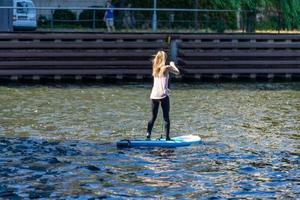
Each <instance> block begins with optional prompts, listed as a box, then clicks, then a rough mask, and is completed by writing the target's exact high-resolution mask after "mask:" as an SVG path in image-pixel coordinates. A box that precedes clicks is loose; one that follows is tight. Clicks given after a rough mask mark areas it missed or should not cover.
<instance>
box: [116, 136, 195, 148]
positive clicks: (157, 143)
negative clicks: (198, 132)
mask: <svg viewBox="0 0 300 200" xmlns="http://www.w3.org/2000/svg"><path fill="white" fill-rule="evenodd" d="M200 141H201V138H200V137H199V136H194V135H187V136H180V137H174V138H172V140H169V141H166V140H165V139H161V140H121V141H118V142H117V147H167V148H174V147H183V146H189V145H192V144H196V143H199V142H200Z"/></svg>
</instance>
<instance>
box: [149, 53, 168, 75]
mask: <svg viewBox="0 0 300 200" xmlns="http://www.w3.org/2000/svg"><path fill="white" fill-rule="evenodd" d="M166 60H167V54H166V52H164V51H158V52H157V54H156V55H155V56H154V58H153V59H152V76H154V77H156V76H161V75H163V74H164V72H165V70H164V69H163V67H164V66H165V65H166Z"/></svg>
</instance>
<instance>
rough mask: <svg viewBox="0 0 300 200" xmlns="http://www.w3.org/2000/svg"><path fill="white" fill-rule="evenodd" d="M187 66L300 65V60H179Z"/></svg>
mask: <svg viewBox="0 0 300 200" xmlns="http://www.w3.org/2000/svg"><path fill="white" fill-rule="evenodd" d="M179 61H180V62H179V63H182V64H184V65H187V66H192V65H193V66H199V65H272V66H275V65H296V66H299V67H300V60H276V61H274V60H207V61H201V60H196V61H193V60H182V59H180V60H179Z"/></svg>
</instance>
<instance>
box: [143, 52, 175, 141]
mask: <svg viewBox="0 0 300 200" xmlns="http://www.w3.org/2000/svg"><path fill="white" fill-rule="evenodd" d="M166 60H167V54H166V53H165V52H164V51H158V52H157V54H156V55H155V56H154V58H153V60H152V76H153V87H152V91H151V95H150V99H151V119H150V120H149V122H148V126H147V140H150V138H151V131H152V128H153V125H154V122H155V120H156V117H157V113H158V108H159V104H160V105H161V108H162V111H163V118H164V128H165V134H166V140H170V119H169V111H170V100H169V88H168V82H169V73H170V72H171V73H174V74H179V70H178V68H177V67H176V66H175V64H174V62H170V65H166Z"/></svg>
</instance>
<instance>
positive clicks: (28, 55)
mask: <svg viewBox="0 0 300 200" xmlns="http://www.w3.org/2000/svg"><path fill="white" fill-rule="evenodd" d="M153 53H154V52H153ZM153 53H149V52H134V51H130V52H128V51H126V52H111V51H110V52H86V51H85V52H78V51H77V52H76V51H69V52H47V51H43V52H28V51H23V52H1V53H0V58H52V57H55V58H82V57H94V58H110V57H113V58H135V59H136V58H139V59H140V58H145V57H146V58H148V57H151V56H152V55H153Z"/></svg>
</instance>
